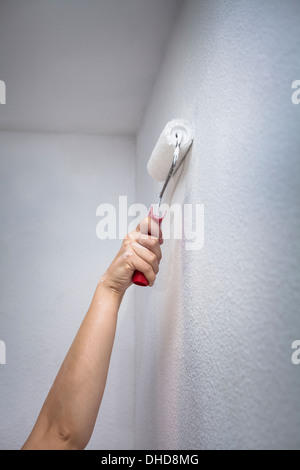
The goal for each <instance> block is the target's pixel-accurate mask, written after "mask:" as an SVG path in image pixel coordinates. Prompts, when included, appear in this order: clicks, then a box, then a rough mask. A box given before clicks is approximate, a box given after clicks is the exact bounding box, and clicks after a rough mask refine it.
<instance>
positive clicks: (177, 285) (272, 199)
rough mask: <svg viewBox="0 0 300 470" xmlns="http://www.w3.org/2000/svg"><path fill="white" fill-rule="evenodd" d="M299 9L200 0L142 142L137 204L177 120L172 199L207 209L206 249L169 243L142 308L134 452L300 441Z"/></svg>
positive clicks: (188, 13) (148, 197) (147, 192)
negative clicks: (179, 148)
mask: <svg viewBox="0 0 300 470" xmlns="http://www.w3.org/2000/svg"><path fill="white" fill-rule="evenodd" d="M299 19H300V2H299V1H297V0H291V1H289V2H282V1H281V0H280V1H279V0H275V1H274V0H272V1H271V0H263V1H261V0H259V1H256V0H255V1H251V2H249V1H248V0H240V1H231V0H227V1H222V2H221V1H217V0H210V1H209V2H208V1H206V0H205V1H200V0H190V1H187V2H186V4H185V7H184V10H183V12H182V14H181V16H180V18H179V20H178V23H177V26H176V28H175V30H174V33H173V36H172V39H171V41H170V43H169V47H168V50H167V54H166V57H165V60H164V63H163V65H162V68H161V71H160V74H159V77H158V80H157V82H156V86H155V89H154V92H153V95H152V99H151V102H150V104H149V106H148V109H147V113H146V116H145V119H144V122H143V125H142V128H141V130H140V133H139V136H138V146H137V151H138V160H137V162H138V171H137V199H138V201H139V202H144V203H146V204H148V205H149V204H150V203H151V202H153V201H154V202H156V197H157V194H158V188H159V186H158V185H157V184H156V183H154V182H152V181H151V179H150V177H149V176H148V175H147V171H146V164H147V160H148V158H149V156H150V154H151V151H152V149H153V147H154V145H155V143H156V141H157V138H158V136H159V134H160V132H161V130H162V129H163V128H164V126H165V124H166V122H168V121H169V120H171V119H173V118H184V119H190V120H191V121H192V122H193V123H194V126H195V143H194V147H193V150H192V152H191V155H190V156H189V159H188V161H186V164H185V167H184V171H183V174H182V175H181V179H180V181H178V183H177V185H176V184H173V187H171V188H170V190H169V191H168V194H167V195H166V197H165V202H167V203H169V204H171V203H174V202H179V203H181V204H184V203H190V204H196V203H198V204H204V205H205V245H204V248H203V249H202V250H199V251H186V250H185V241H184V240H182V241H180V240H170V241H167V242H166V243H165V244H164V247H163V252H164V259H163V262H162V263H161V271H160V274H159V281H158V283H157V284H156V286H155V288H154V289H153V290H152V291H150V290H149V291H147V292H145V291H143V290H139V291H138V295H137V304H136V305H137V311H136V410H135V417H136V419H135V447H136V448H147V449H148V448H166V449H170V448H174V449H187V448H196V449H211V448H216V449H221V448H226V449H231V448H242V449H243V448H281V447H291V448H293V447H300V401H299V390H300V369H299V367H298V368H297V367H296V366H294V365H292V362H291V353H292V350H291V344H292V341H293V339H299V338H298V337H300V316H299V305H300V294H299V282H300V269H299V267H300V251H299V235H300V208H299V197H300V178H299V172H300V132H299V130H300V106H298V107H297V106H295V105H293V104H292V102H291V95H292V90H291V83H292V82H293V81H294V80H296V79H299V78H300V55H299V51H300V29H299Z"/></svg>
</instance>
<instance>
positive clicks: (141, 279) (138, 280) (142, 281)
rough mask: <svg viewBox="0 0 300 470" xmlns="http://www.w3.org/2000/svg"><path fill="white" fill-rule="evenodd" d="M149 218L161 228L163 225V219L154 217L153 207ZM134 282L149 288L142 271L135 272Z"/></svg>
mask: <svg viewBox="0 0 300 470" xmlns="http://www.w3.org/2000/svg"><path fill="white" fill-rule="evenodd" d="M148 217H150V218H151V219H152V220H154V222H156V223H157V224H158V225H159V226H161V223H162V221H163V217H157V216H156V215H154V214H153V207H151V209H150V211H149V214H148ZM148 235H151V233H148ZM132 282H133V284H135V285H137V286H141V287H147V286H149V282H148V280H147V279H146V277H145V276H144V274H143V273H141V272H140V271H135V272H134V274H133V278H132Z"/></svg>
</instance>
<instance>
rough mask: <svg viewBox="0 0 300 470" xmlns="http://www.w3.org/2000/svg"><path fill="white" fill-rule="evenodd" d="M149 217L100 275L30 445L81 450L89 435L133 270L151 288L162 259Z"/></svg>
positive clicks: (156, 232) (158, 238)
mask: <svg viewBox="0 0 300 470" xmlns="http://www.w3.org/2000/svg"><path fill="white" fill-rule="evenodd" d="M148 222H149V221H148V219H145V220H144V221H143V222H142V223H141V224H140V225H139V226H138V227H137V231H135V232H133V233H132V234H130V235H128V236H127V237H126V238H125V240H124V242H123V244H122V247H121V249H120V251H119V253H118V255H117V256H116V258H115V260H114V261H113V263H112V264H111V265H110V267H109V268H108V270H107V272H106V273H105V274H104V276H102V278H101V280H100V282H99V284H98V286H97V289H96V292H95V295H94V297H93V300H92V303H91V306H90V308H89V310H88V312H87V314H86V316H85V318H84V320H83V322H82V325H81V327H80V329H79V331H78V333H77V335H76V337H75V339H74V342H73V344H72V345H71V347H70V349H69V352H68V354H67V356H66V358H65V360H64V362H63V364H62V366H61V368H60V371H59V373H58V375H57V377H56V379H55V381H54V384H53V386H52V388H51V390H50V392H49V394H48V397H47V398H46V401H45V403H44V405H43V407H42V410H41V412H40V415H39V417H38V419H37V422H36V424H35V426H34V428H33V431H32V433H31V434H30V436H29V438H28V439H27V441H26V443H25V444H24V446H23V449H24V450H29V449H84V448H85V447H86V445H87V444H88V442H89V440H90V437H91V435H92V432H93V429H94V426H95V422H96V418H97V415H98V411H99V407H100V404H101V400H102V397H103V393H104V389H105V384H106V379H107V373H108V368H109V362H110V357H111V352H112V348H113V343H114V338H115V332H116V326H117V318H118V311H119V307H120V305H121V302H122V299H123V296H124V293H125V291H126V289H127V288H128V287H129V286H130V285H131V284H132V281H131V279H132V275H133V273H134V271H135V270H136V269H137V270H139V271H141V272H143V273H144V274H145V276H146V278H147V279H148V281H149V284H150V286H151V285H153V284H154V281H155V277H156V274H157V272H158V267H159V262H160V259H161V250H160V244H161V243H162V240H161V232H160V231H159V228H158V226H157V225H156V227H154V225H153V222H152V223H151V227H152V232H151V233H153V234H154V235H155V237H154V236H153V237H149V236H148V235H143V233H145V234H146V233H148Z"/></svg>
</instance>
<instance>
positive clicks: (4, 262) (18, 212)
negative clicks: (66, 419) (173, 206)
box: [0, 132, 135, 449]
mask: <svg viewBox="0 0 300 470" xmlns="http://www.w3.org/2000/svg"><path fill="white" fill-rule="evenodd" d="M0 149H1V158H0V180H1V183H0V199H1V208H0V211H1V212H0V220H1V228H0V244H1V267H0V282H1V298H0V340H1V341H4V342H5V344H6V365H1V366H0V416H1V420H0V448H1V449H18V448H20V447H21V445H22V444H23V443H24V441H25V439H26V438H27V437H28V434H29V432H30V431H31V429H32V427H33V425H34V422H35V419H36V418H37V415H38V413H39V411H40V408H41V406H42V404H43V402H44V399H45V397H46V395H47V393H48V391H49V389H50V386H51V385H52V382H53V380H54V378H55V376H56V374H57V372H58V369H59V367H60V365H61V362H62V360H63V359H64V356H65V354H66V352H67V350H68V349H69V346H70V345H71V342H72V341H73V339H74V336H75V334H76V332H77V329H78V327H79V326H80V323H81V321H82V319H83V317H84V315H85V313H86V311H87V309H88V307H89V305H90V301H91V299H92V296H93V294H94V290H95V288H96V286H97V283H98V281H99V279H100V276H101V275H102V274H103V272H104V271H105V270H106V268H107V266H108V264H109V263H110V262H111V261H112V259H113V257H114V256H115V254H116V252H117V250H118V249H119V246H120V243H121V242H120V241H119V240H116V241H100V240H98V239H97V237H96V225H97V222H98V221H99V219H97V217H96V209H97V207H98V205H100V204H102V203H112V204H114V205H115V206H116V207H117V206H118V198H119V195H123V194H124V195H128V203H129V204H132V203H133V202H134V200H135V188H134V184H133V183H134V174H135V168H134V155H135V146H134V140H133V139H132V138H125V137H124V138H121V137H120V138H112V137H92V136H72V135H54V134H30V133H3V132H2V133H0ZM133 292H134V291H133V290H131V291H130V292H128V294H127V296H126V298H125V299H124V303H123V306H122V308H121V311H120V317H119V324H118V332H117V337H116V343H115V348H114V352H113V356H112V362H111V368H110V373H109V379H108V384H107V389H106V393H105V396H104V400H103V404H102V407H101V412H100V415H99V419H98V421H97V425H96V429H95V432H94V435H93V438H92V441H91V443H90V445H89V448H102V449H103V448H109V449H114V448H131V447H132V445H133V411H134V407H133V392H134V369H133V367H132V364H133V363H134V312H133V308H134V301H133ZM120 391H122V393H120Z"/></svg>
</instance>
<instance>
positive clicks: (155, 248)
mask: <svg viewBox="0 0 300 470" xmlns="http://www.w3.org/2000/svg"><path fill="white" fill-rule="evenodd" d="M148 233H150V234H151V235H148ZM162 243H163V238H162V232H161V229H160V227H159V225H158V224H157V223H156V222H154V221H153V220H152V219H151V218H150V217H147V218H146V219H144V220H143V221H142V222H141V223H140V224H139V225H138V226H137V228H136V230H135V231H134V232H132V233H130V234H128V235H126V237H125V238H124V241H123V243H122V246H121V249H120V251H119V253H118V254H117V256H116V258H115V259H114V261H113V262H112V264H111V265H110V266H109V268H108V270H107V271H106V273H105V274H104V275H103V276H102V278H101V280H100V283H103V284H104V285H105V286H106V287H108V288H109V289H111V290H112V291H114V292H116V293H117V294H119V295H123V294H124V292H125V291H126V289H128V287H129V286H131V284H132V277H133V274H134V272H135V271H136V270H138V271H140V272H142V273H143V274H144V276H145V277H146V278H147V280H148V282H149V286H151V287H152V286H153V284H154V282H155V279H156V275H157V273H158V271H159V263H160V261H161V258H162V253H161V248H160V245H162Z"/></svg>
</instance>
